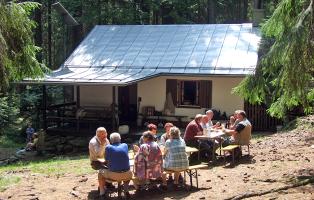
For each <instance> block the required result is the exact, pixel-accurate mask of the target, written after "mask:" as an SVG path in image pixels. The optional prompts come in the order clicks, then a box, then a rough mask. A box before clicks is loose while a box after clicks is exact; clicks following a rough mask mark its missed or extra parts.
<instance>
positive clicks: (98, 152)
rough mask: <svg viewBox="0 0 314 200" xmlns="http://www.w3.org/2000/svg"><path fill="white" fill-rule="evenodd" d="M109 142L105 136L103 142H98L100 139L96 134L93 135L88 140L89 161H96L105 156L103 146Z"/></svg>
mask: <svg viewBox="0 0 314 200" xmlns="http://www.w3.org/2000/svg"><path fill="white" fill-rule="evenodd" d="M108 144H109V140H108V139H107V138H106V142H105V143H104V144H100V141H99V139H98V137H97V136H94V137H93V138H92V139H91V140H90V141H89V145H88V148H89V159H90V160H91V161H97V160H98V159H104V158H105V148H106V146H107V145H108Z"/></svg>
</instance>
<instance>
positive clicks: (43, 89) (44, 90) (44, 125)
mask: <svg viewBox="0 0 314 200" xmlns="http://www.w3.org/2000/svg"><path fill="white" fill-rule="evenodd" d="M42 92H43V129H44V130H47V88H46V85H43V87H42Z"/></svg>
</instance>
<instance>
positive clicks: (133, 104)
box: [118, 84, 137, 125]
mask: <svg viewBox="0 0 314 200" xmlns="http://www.w3.org/2000/svg"><path fill="white" fill-rule="evenodd" d="M118 101H119V120H120V124H128V125H133V124H136V118H137V84H132V85H128V86H120V87H119V88H118Z"/></svg>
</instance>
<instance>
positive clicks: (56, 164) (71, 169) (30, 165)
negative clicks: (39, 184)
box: [0, 156, 94, 176]
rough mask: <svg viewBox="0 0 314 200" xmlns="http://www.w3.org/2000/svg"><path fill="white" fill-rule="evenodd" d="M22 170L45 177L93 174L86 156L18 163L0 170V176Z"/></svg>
mask: <svg viewBox="0 0 314 200" xmlns="http://www.w3.org/2000/svg"><path fill="white" fill-rule="evenodd" d="M21 168H23V169H24V170H30V171H31V172H32V173H39V174H45V175H55V176H59V175H63V174H75V175H82V174H87V173H94V170H93V169H92V168H91V167H90V160H89V158H88V157H87V156H74V157H55V158H51V159H46V160H40V161H30V162H18V163H15V164H13V165H8V166H5V167H2V168H1V169H0V174H5V173H6V172H7V171H15V170H20V169H21Z"/></svg>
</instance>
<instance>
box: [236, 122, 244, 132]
mask: <svg viewBox="0 0 314 200" xmlns="http://www.w3.org/2000/svg"><path fill="white" fill-rule="evenodd" d="M244 128H245V125H244V124H237V126H236V128H235V131H236V132H237V133H240V132H241V131H242V130H243V129H244Z"/></svg>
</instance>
